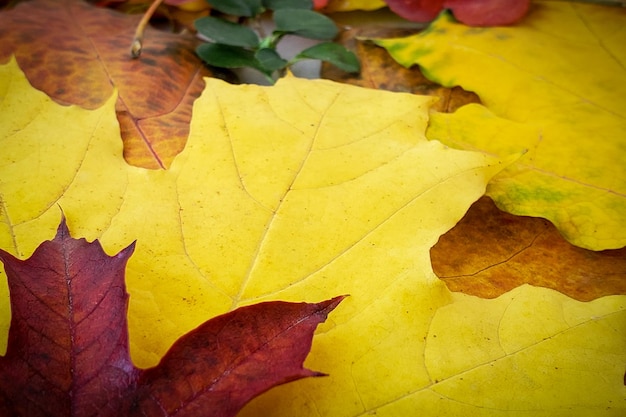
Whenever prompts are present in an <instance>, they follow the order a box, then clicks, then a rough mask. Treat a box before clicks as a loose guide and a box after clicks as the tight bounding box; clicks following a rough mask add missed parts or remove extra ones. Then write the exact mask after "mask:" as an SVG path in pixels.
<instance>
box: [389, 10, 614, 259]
mask: <svg viewBox="0 0 626 417" xmlns="http://www.w3.org/2000/svg"><path fill="white" fill-rule="evenodd" d="M625 28H626V11H625V10H624V9H620V8H614V7H613V8H612V7H602V6H594V5H586V4H578V3H570V2H538V3H536V4H534V5H533V8H532V10H531V13H530V14H529V15H528V16H527V17H526V19H525V20H523V21H522V22H521V23H520V24H518V25H515V26H511V27H492V28H470V27H467V26H465V25H462V24H459V23H457V22H455V21H454V20H453V18H452V17H451V16H450V15H449V14H444V15H442V16H440V17H439V18H438V20H437V21H435V22H434V23H433V24H432V26H431V27H430V28H429V29H428V30H426V31H424V32H423V33H421V34H417V35H413V36H410V37H407V38H403V39H386V40H379V41H377V43H378V44H380V45H381V46H384V47H385V48H386V49H387V50H388V51H389V52H390V54H391V55H392V56H393V57H394V59H396V60H397V61H398V62H400V63H401V64H403V65H405V66H407V67H408V66H411V65H414V64H419V65H420V66H421V68H422V70H423V72H424V73H425V74H426V75H427V76H428V77H429V78H431V79H433V80H434V81H436V82H438V83H440V84H442V85H444V86H454V85H460V86H462V87H463V88H465V89H466V90H470V91H474V92H476V93H477V94H478V95H479V96H480V98H481V100H482V102H483V103H484V104H485V106H486V108H485V107H483V106H479V105H476V104H471V105H467V106H465V107H463V108H461V109H460V110H459V111H457V112H456V113H454V114H451V115H446V114H437V115H435V116H433V117H432V119H431V125H430V127H429V130H428V132H427V136H428V137H429V138H433V139H437V140H440V141H443V142H444V143H446V144H448V145H449V146H454V147H457V148H461V149H471V150H482V151H484V152H487V153H494V154H497V155H502V154H507V153H510V152H511V151H512V152H519V151H521V150H524V149H526V150H528V152H527V154H526V155H525V156H524V157H523V158H520V160H519V161H518V162H517V163H516V164H514V165H512V166H511V167H510V168H508V169H507V170H505V171H504V172H502V173H501V174H500V175H498V176H497V177H496V178H494V181H493V182H492V183H491V184H490V185H489V187H488V191H487V193H488V195H489V196H491V197H492V198H493V199H494V200H495V201H496V203H497V204H498V206H499V207H500V208H502V209H504V210H506V211H509V212H511V213H513V214H518V215H529V216H538V217H545V218H547V219H548V220H550V221H551V222H553V223H554V224H555V225H556V226H557V228H558V229H559V231H560V232H561V233H562V234H563V235H564V237H565V238H566V239H568V240H569V241H570V242H572V243H574V244H575V245H578V246H582V247H585V248H589V249H594V250H601V249H615V248H620V247H623V246H625V245H626V170H625V169H624V168H623V165H624V160H626V148H625V147H624V140H623V138H624V135H626V121H625V120H626V112H625V109H626V71H625V70H624V67H625V65H626V53H625V51H626V48H624V45H625V44H626V29H625Z"/></svg>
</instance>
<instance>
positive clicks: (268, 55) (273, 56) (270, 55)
mask: <svg viewBox="0 0 626 417" xmlns="http://www.w3.org/2000/svg"><path fill="white" fill-rule="evenodd" d="M255 58H256V59H257V61H259V64H260V65H261V66H262V67H263V68H265V69H266V70H267V71H270V72H274V71H276V70H279V69H283V68H285V67H286V66H287V64H288V63H289V62H287V61H286V60H284V59H283V58H281V57H280V55H278V52H276V50H274V49H271V48H263V49H259V50H258V51H257V53H256V55H255Z"/></svg>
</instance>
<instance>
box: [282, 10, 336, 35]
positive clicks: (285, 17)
mask: <svg viewBox="0 0 626 417" xmlns="http://www.w3.org/2000/svg"><path fill="white" fill-rule="evenodd" d="M274 22H275V23H276V31H278V32H285V33H292V34H295V35H299V36H302V37H305V38H311V39H322V40H330V39H332V38H334V37H335V36H337V32H338V31H339V30H338V29H337V26H336V25H335V22H333V21H332V20H331V19H329V18H328V17H326V16H324V15H322V14H320V13H317V12H314V11H312V10H302V9H280V10H276V11H275V12H274Z"/></svg>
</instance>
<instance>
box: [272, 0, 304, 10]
mask: <svg viewBox="0 0 626 417" xmlns="http://www.w3.org/2000/svg"><path fill="white" fill-rule="evenodd" d="M263 6H264V7H265V8H266V9H268V10H279V9H306V10H311V9H313V2H312V1H311V0H264V1H263Z"/></svg>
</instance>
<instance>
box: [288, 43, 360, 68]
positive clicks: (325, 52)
mask: <svg viewBox="0 0 626 417" xmlns="http://www.w3.org/2000/svg"><path fill="white" fill-rule="evenodd" d="M307 58H308V59H320V60H322V61H325V62H329V63H331V64H333V65H334V66H336V67H338V68H341V69H342V70H344V71H347V72H359V71H360V70H361V64H360V63H359V59H358V58H357V57H356V55H354V54H353V53H352V51H349V50H348V49H346V48H345V47H343V46H341V45H339V44H336V43H332V42H324V43H320V44H317V45H315V46H312V47H310V48H307V49H305V50H304V51H302V52H300V53H299V54H298V55H297V56H296V59H307Z"/></svg>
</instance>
